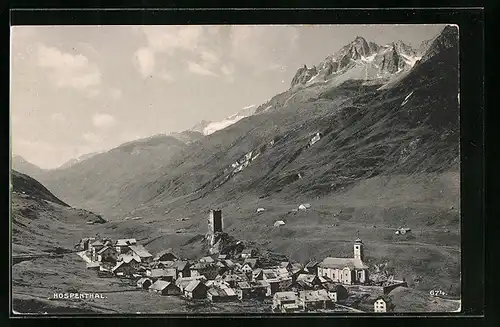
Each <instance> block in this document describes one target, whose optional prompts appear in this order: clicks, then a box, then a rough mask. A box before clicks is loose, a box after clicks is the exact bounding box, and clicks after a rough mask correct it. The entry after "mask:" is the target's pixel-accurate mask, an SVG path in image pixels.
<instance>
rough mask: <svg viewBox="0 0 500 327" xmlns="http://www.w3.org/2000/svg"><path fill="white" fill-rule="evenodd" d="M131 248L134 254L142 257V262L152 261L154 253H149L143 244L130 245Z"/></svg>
mask: <svg viewBox="0 0 500 327" xmlns="http://www.w3.org/2000/svg"><path fill="white" fill-rule="evenodd" d="M129 249H130V251H131V252H132V253H133V255H136V256H138V257H139V258H141V262H151V261H152V260H153V255H152V254H151V253H149V252H148V250H146V248H145V247H144V246H143V245H140V244H136V245H130V246H129Z"/></svg>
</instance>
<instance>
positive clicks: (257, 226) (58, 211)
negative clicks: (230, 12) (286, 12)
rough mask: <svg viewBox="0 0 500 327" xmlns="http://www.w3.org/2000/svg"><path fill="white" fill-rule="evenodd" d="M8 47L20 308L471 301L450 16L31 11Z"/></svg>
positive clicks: (410, 309)
mask: <svg viewBox="0 0 500 327" xmlns="http://www.w3.org/2000/svg"><path fill="white" fill-rule="evenodd" d="M10 52H11V53H10V69H11V77H10V82H11V83H10V145H11V149H10V150H11V153H10V155H11V157H10V159H11V163H10V165H11V167H10V168H11V173H10V174H11V178H10V196H11V198H10V204H11V207H10V213H11V218H10V219H11V224H10V228H11V231H10V243H11V299H12V310H13V314H14V315H26V314H30V315H47V314H48V315H50V314H52V315H53V314H91V315H103V314H106V315H109V314H111V315H120V314H144V315H146V314H164V315H169V314H170V315H174V314H184V315H187V314H189V315H207V314H208V315H209V314H266V315H273V314H278V313H280V314H282V313H290V314H302V313H308V314H309V313H313V314H316V313H317V314H343V315H349V314H356V315H362V314H381V315H384V314H393V313H402V314H404V313H449V312H461V299H462V286H461V271H462V269H461V230H460V224H461V219H460V213H461V201H460V184H461V183H460V180H461V178H460V177H461V176H460V88H459V87H460V78H459V77H460V76H459V27H458V26H457V25H453V24H392V25H391V24H377V25H346V24H343V25H294V24H291V25H71V26H70V25H52V26H27V25H26V26H21V25H17V26H12V27H11V39H10ZM464 99H465V97H464Z"/></svg>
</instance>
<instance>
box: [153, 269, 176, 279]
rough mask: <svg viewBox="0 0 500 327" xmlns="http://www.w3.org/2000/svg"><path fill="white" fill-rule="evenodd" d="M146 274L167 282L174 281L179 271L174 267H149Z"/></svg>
mask: <svg viewBox="0 0 500 327" xmlns="http://www.w3.org/2000/svg"><path fill="white" fill-rule="evenodd" d="M146 276H148V277H150V278H151V279H153V280H157V279H160V280H163V281H166V282H173V281H175V280H176V279H177V273H176V271H175V269H173V268H168V269H161V268H160V269H158V268H156V269H148V270H147V271H146Z"/></svg>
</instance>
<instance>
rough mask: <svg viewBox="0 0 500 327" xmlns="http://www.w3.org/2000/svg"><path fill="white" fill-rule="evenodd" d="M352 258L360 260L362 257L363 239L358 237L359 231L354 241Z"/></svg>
mask: <svg viewBox="0 0 500 327" xmlns="http://www.w3.org/2000/svg"><path fill="white" fill-rule="evenodd" d="M354 259H359V260H361V261H363V259H364V255H363V241H362V240H361V239H360V238H359V233H358V238H357V239H356V240H355V241H354Z"/></svg>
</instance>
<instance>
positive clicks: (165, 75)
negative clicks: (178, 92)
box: [158, 71, 175, 82]
mask: <svg viewBox="0 0 500 327" xmlns="http://www.w3.org/2000/svg"><path fill="white" fill-rule="evenodd" d="M158 76H159V77H160V78H161V79H162V80H164V81H167V82H173V81H174V80H175V78H174V77H173V76H172V74H170V73H169V72H166V71H162V72H161V73H159V74H158Z"/></svg>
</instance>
